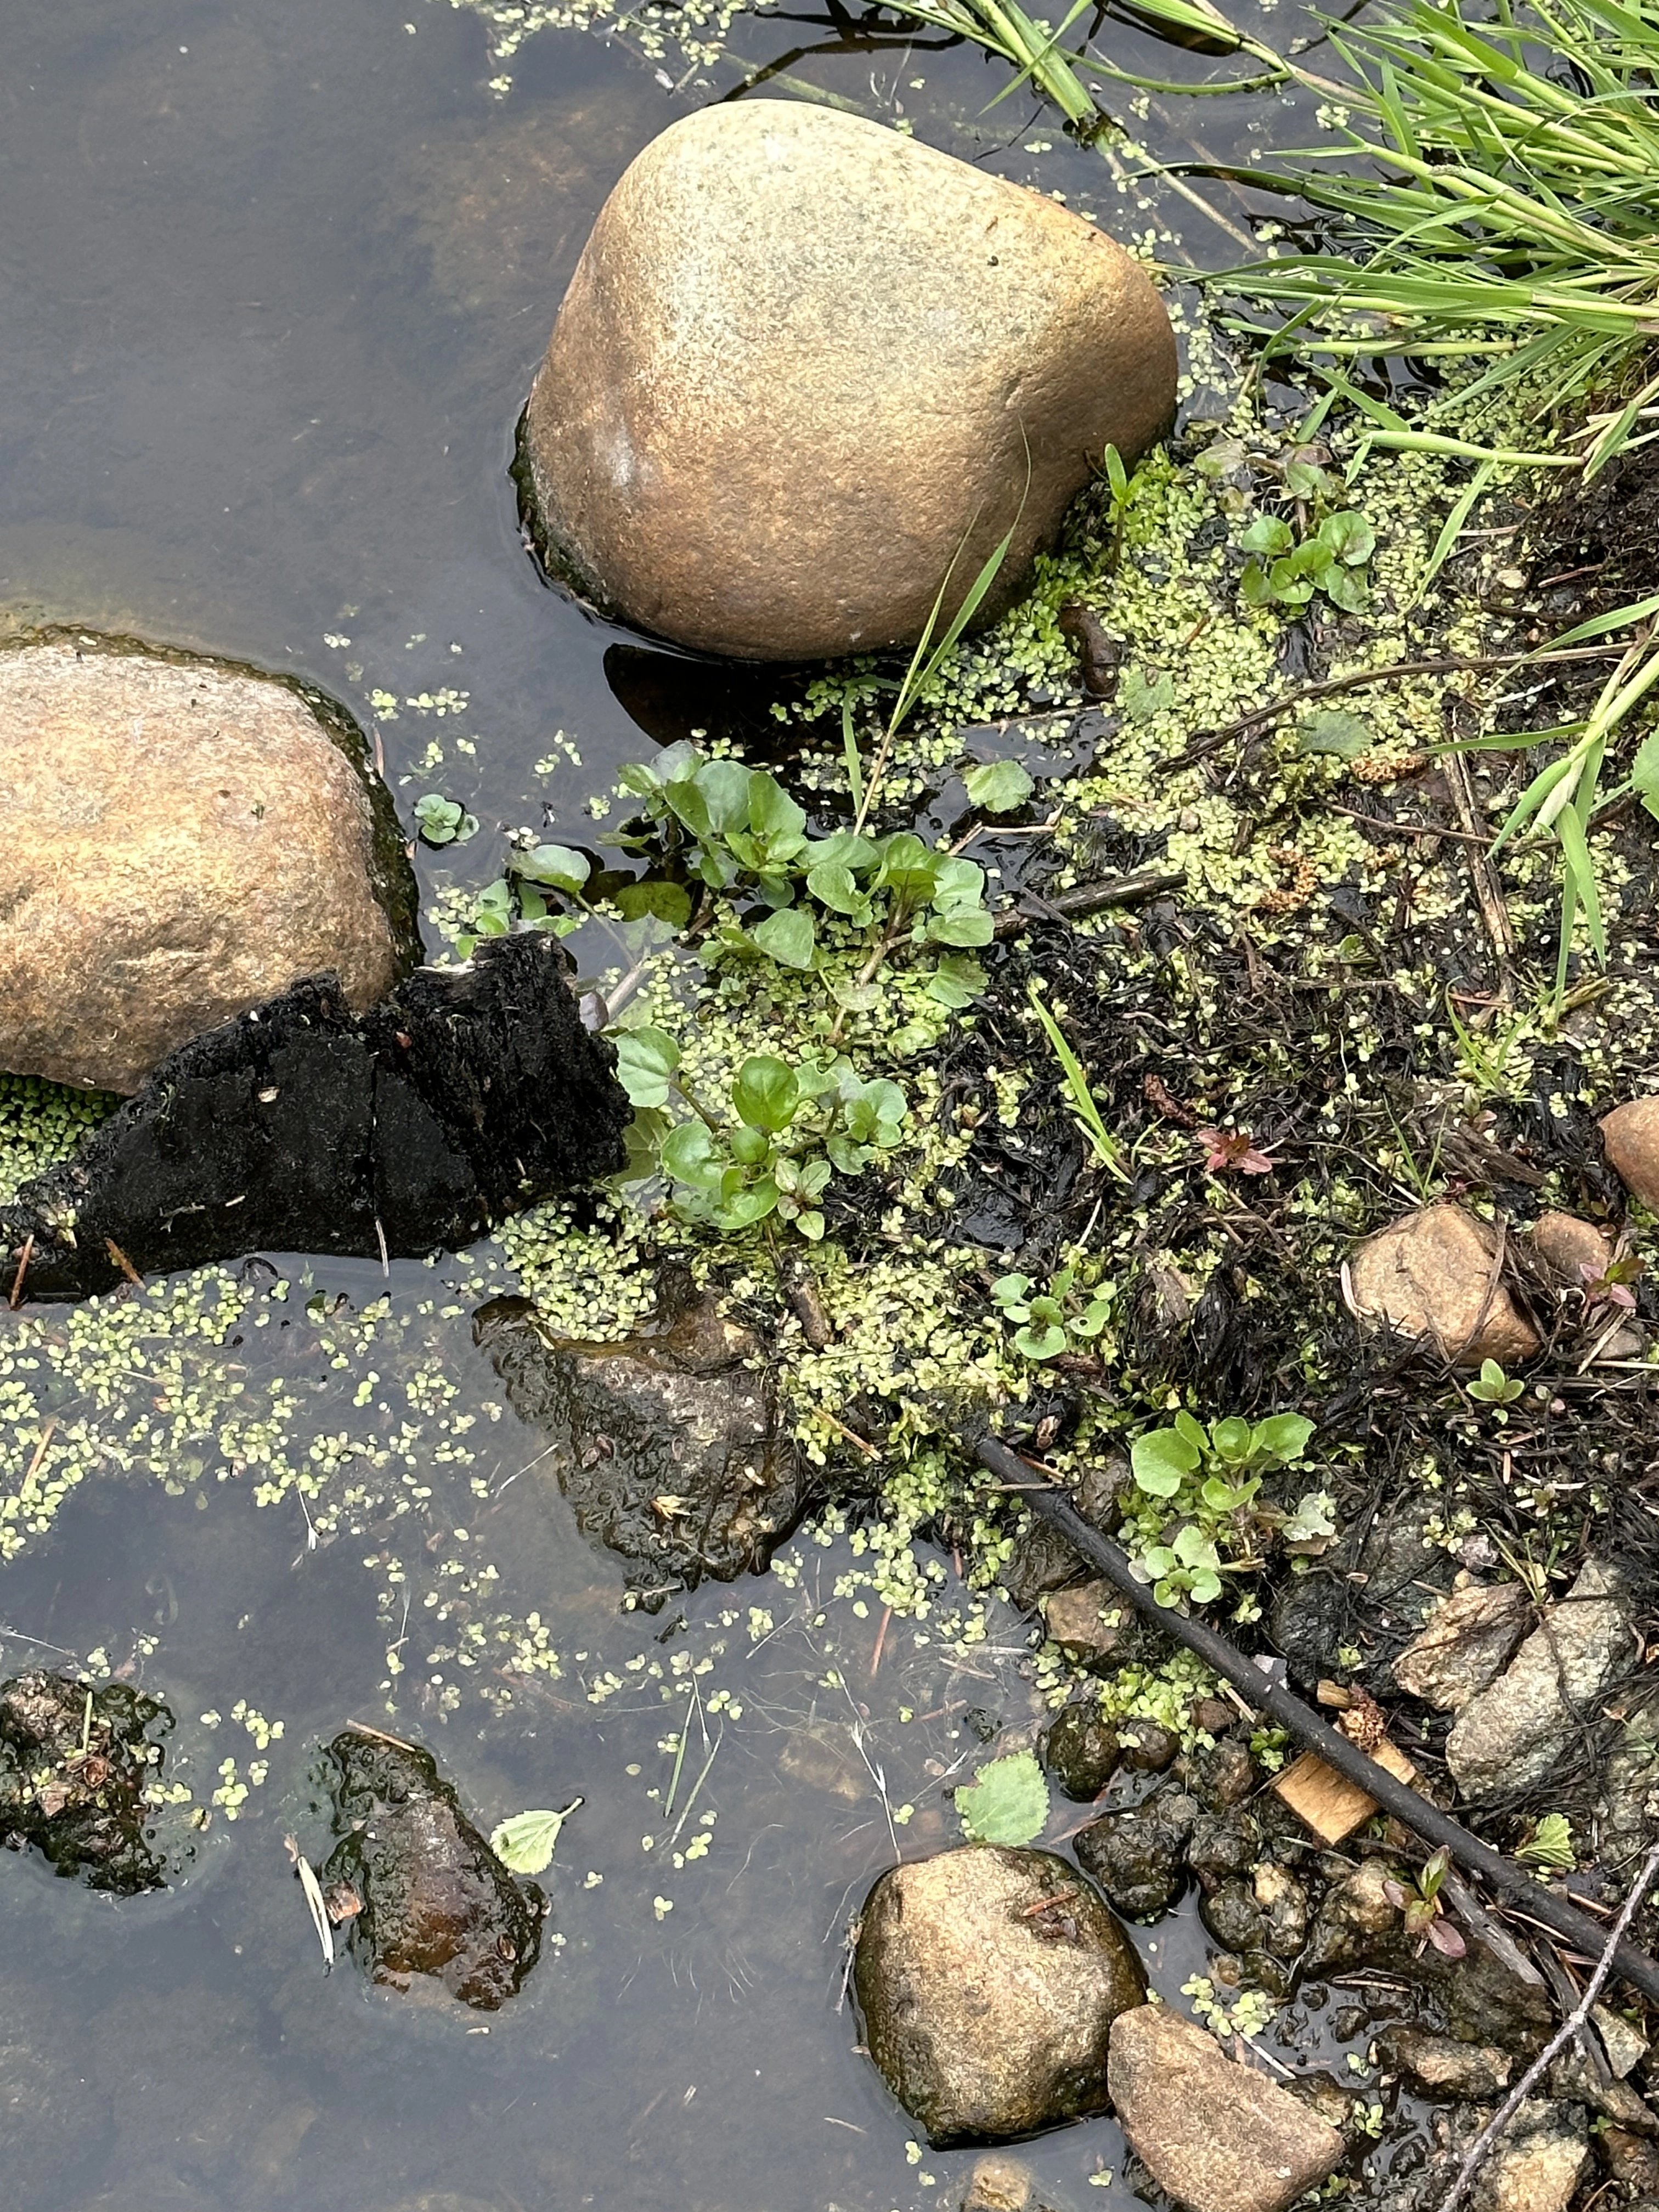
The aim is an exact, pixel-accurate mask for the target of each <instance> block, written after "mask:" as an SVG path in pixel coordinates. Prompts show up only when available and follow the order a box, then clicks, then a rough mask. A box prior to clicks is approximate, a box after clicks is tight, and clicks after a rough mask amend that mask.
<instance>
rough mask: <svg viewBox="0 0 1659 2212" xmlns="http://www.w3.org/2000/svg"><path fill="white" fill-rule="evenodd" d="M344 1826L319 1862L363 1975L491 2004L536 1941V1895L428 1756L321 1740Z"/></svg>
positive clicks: (487, 2008) (519, 1972)
mask: <svg viewBox="0 0 1659 2212" xmlns="http://www.w3.org/2000/svg"><path fill="white" fill-rule="evenodd" d="M329 1755H330V1758H331V1759H332V1761H333V1763H334V1766H335V1768H336V1771H337V1775H338V1781H337V1786H336V1793H335V1794H336V1802H337V1808H338V1824H339V1825H342V1826H345V1827H346V1828H347V1833H346V1834H345V1835H344V1837H343V1838H342V1840H341V1841H340V1843H339V1844H337V1846H336V1847H335V1850H334V1852H333V1854H332V1856H331V1858H330V1859H329V1862H328V1863H327V1865H326V1866H325V1867H324V1869H322V1882H323V1887H324V1890H325V1893H336V1892H337V1893H339V1896H340V1898H341V1899H342V1900H343V1902H344V1903H345V1905H347V1906H348V1907H349V1906H350V1905H356V1908H357V1909H356V1911H350V1910H348V1911H346V1913H345V1914H344V1916H343V1925H344V1926H345V1927H347V1928H348V1929H349V1931H350V1932H349V1939H348V1940H349V1942H350V1945H351V1948H352V1949H353V1951H354V1952H355V1953H356V1955H357V1957H358V1958H359V1960H360V1961H361V1962H362V1965H363V1966H365V1967H366V1968H367V1970H368V1974H369V1976H370V1978H371V1979H373V1980H374V1981H376V1982H381V1983H385V1984H386V1985H387V1986H389V1987H390V1988H392V1989H396V1990H404V1991H405V1992H410V1993H414V1992H417V1991H420V1990H422V1989H424V1990H428V1991H431V1990H435V1989H441V1990H447V1992H448V1994H449V1995H450V1996H452V1997H455V1998H458V1999H459V2002H461V2003H462V2004H465V2005H471V2006H473V2007H474V2008H476V2009H477V2010H478V2011H480V2012H494V2011H495V2010H496V2009H497V2008H498V2007H500V2006H501V2005H503V2004H505V2002H507V1998H508V1997H510V1996H515V1995H516V1994H517V1992H518V1990H519V1987H520V1984H521V1983H522V1982H523V1980H524V1978H525V1976H526V1974H527V1973H528V1972H530V1969H531V1968H532V1966H534V1965H535V1963H536V1960H537V1957H538V1954H539V1952H540V1949H541V1941H542V1915H543V1911H544V1899H543V1897H542V1893H541V1891H540V1890H539V1889H538V1888H537V1887H536V1885H535V1884H534V1883H533V1882H529V1881H526V1882H519V1881H514V1880H513V1876H512V1875H510V1874H508V1872H507V1869H506V1868H505V1867H504V1866H503V1865H502V1864H501V1861H500V1860H499V1859H498V1858H497V1857H496V1856H495V1853H494V1851H492V1850H490V1848H489V1844H487V1843H486V1842H485V1841H484V1839H483V1836H482V1835H480V1833H479V1832H478V1831H477V1828H475V1827H474V1826H473V1825H472V1823H471V1820H468V1819H467V1817H466V1815H465V1813H464V1812H462V1810H461V1808H460V1801H459V1798H458V1797H457V1796H456V1794H455V1791H454V1790H453V1788H452V1787H451V1785H450V1784H448V1783H447V1782H446V1781H444V1780H443V1778H441V1775H440V1774H439V1772H438V1767H437V1762H436V1761H435V1759H433V1758H432V1756H431V1755H430V1753H428V1752H424V1751H417V1750H416V1749H414V1748H412V1747H410V1746H407V1745H404V1744H394V1743H389V1742H386V1741H385V1740H384V1739H382V1738H380V1737H379V1736H369V1735H359V1734H358V1733H357V1732H356V1730H354V1729H347V1730H346V1731H345V1732H344V1733H343V1735H337V1736H336V1738H335V1739H334V1741H333V1742H332V1743H331V1745H330V1746H329Z"/></svg>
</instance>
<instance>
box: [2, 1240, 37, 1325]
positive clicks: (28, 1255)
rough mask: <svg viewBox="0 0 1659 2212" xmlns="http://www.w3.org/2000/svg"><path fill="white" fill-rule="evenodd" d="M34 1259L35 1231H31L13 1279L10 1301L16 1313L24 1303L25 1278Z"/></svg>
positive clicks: (18, 1260)
mask: <svg viewBox="0 0 1659 2212" xmlns="http://www.w3.org/2000/svg"><path fill="white" fill-rule="evenodd" d="M33 1257H34V1231H33V1230H32V1229H31V1230H30V1231H29V1233H28V1235H27V1237H25V1238H24V1239H23V1249H22V1250H21V1252H20V1253H19V1254H18V1255H17V1273H15V1275H14V1276H13V1277H12V1279H11V1297H10V1299H9V1301H8V1303H9V1305H10V1307H11V1310H12V1311H13V1312H14V1313H15V1312H16V1310H17V1309H18V1307H19V1306H21V1304H22V1303H23V1278H24V1276H25V1275H27V1273H28V1271H29V1261H31V1260H32V1259H33Z"/></svg>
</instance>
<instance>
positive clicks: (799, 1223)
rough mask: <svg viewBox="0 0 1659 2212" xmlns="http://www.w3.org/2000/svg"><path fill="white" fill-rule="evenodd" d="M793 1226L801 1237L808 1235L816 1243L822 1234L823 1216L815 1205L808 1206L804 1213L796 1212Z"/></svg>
mask: <svg viewBox="0 0 1659 2212" xmlns="http://www.w3.org/2000/svg"><path fill="white" fill-rule="evenodd" d="M795 1226H796V1228H797V1229H799V1231H800V1233H801V1235H802V1236H803V1237H810V1238H811V1241H812V1243H815V1244H816V1243H817V1241H818V1239H819V1238H820V1237H822V1236H823V1230H824V1220H823V1215H822V1214H821V1213H820V1212H818V1210H817V1207H816V1206H811V1207H809V1208H808V1210H807V1211H806V1212H805V1213H798V1214H797V1215H796V1216H795Z"/></svg>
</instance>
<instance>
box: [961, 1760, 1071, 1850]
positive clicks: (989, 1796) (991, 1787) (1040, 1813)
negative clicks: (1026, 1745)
mask: <svg viewBox="0 0 1659 2212" xmlns="http://www.w3.org/2000/svg"><path fill="white" fill-rule="evenodd" d="M957 1812H958V1813H960V1814H961V1815H962V1825H963V1829H964V1830H965V1832H966V1833H967V1836H968V1840H969V1843H974V1844H1029V1843H1030V1840H1031V1838H1032V1837H1033V1836H1040V1835H1041V1834H1042V1831H1043V1829H1044V1828H1045V1827H1046V1826H1048V1783H1047V1782H1046V1781H1045V1780H1044V1778H1043V1773H1042V1768H1041V1767H1040V1766H1039V1765H1037V1761H1036V1753H1035V1752H1030V1751H1016V1752H1011V1753H1009V1755H1008V1756H1007V1758H1006V1759H990V1760H988V1761H987V1763H986V1765H983V1766H981V1767H980V1768H978V1769H977V1770H976V1771H975V1775H974V1778H973V1780H972V1781H971V1782H970V1783H967V1784H964V1785H963V1788H962V1789H960V1790H957Z"/></svg>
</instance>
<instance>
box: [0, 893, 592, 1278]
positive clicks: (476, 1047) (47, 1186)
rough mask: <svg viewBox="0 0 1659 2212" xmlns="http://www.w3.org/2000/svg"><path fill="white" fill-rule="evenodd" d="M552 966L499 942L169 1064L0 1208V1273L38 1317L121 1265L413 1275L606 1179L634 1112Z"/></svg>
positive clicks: (250, 1027) (256, 1017) (540, 942)
mask: <svg viewBox="0 0 1659 2212" xmlns="http://www.w3.org/2000/svg"><path fill="white" fill-rule="evenodd" d="M560 959H561V956H560V954H559V952H558V950H557V948H556V945H554V943H553V941H552V940H551V939H550V938H546V937H540V936H529V935H526V936H522V937H509V938H501V939H496V940H495V942H493V943H491V944H489V945H484V946H483V947H482V948H481V949H480V951H479V953H478V957H477V959H476V960H475V961H474V962H472V963H471V965H469V966H467V967H465V968H458V969H441V968H422V969H419V970H417V971H416V974H414V975H411V976H410V977H409V979H408V980H407V981H405V982H404V984H403V985H402V986H401V987H399V988H398V991H397V992H396V993H395V994H393V995H392V997H391V998H390V999H388V1000H386V1001H385V1002H384V1003H383V1004H382V1005H380V1006H376V1007H374V1009H373V1010H372V1012H369V1013H368V1014H365V1015H354V1014H353V1013H352V1012H351V1011H350V1009H349V1006H347V1005H346V1003H345V1000H344V998H343V994H342V993H341V991H340V989H339V987H337V984H336V983H335V982H333V981H331V979H324V980H322V981H311V982H307V983H304V984H301V985H300V986H299V987H297V988H296V989H295V990H293V991H290V992H288V993H287V994H285V995H284V996H283V997H282V998H280V999H276V1000H272V1001H271V1002H270V1004H269V1005H267V1006H261V1007H259V1008H258V1009H257V1010H256V1011H255V1012H252V1013H247V1014H244V1015H242V1016H241V1017H240V1018H239V1019H238V1020H236V1021H234V1022H228V1023H227V1024H225V1025H224V1026H223V1027H222V1028H220V1029H216V1030H210V1031H209V1033H208V1034H207V1035H206V1036H202V1037H197V1038H196V1039H194V1040H193V1042H191V1043H189V1044H187V1045H184V1046H181V1047H180V1048H179V1050H178V1051H177V1052H175V1053H173V1054H170V1055H169V1056H168V1058H167V1060H165V1061H164V1062H163V1063H162V1065H161V1067H160V1068H159V1069H158V1070H157V1071H156V1073H155V1077H154V1079H152V1080H151V1081H150V1083H149V1085H146V1087H145V1088H144V1090H143V1091H141V1092H140V1093H139V1095H138V1096H137V1097H136V1098H133V1099H131V1100H130V1101H129V1102H128V1103H126V1104H125V1106H123V1107H121V1108H119V1109H118V1110H117V1111H116V1112H115V1113H114V1114H113V1115H112V1116H111V1117H110V1119H109V1120H108V1121H106V1122H105V1123H104V1124H103V1125H102V1127H100V1128H99V1129H97V1130H96V1131H95V1132H94V1134H93V1135H92V1136H91V1137H90V1138H88V1140H87V1142H86V1143H85V1144H84V1145H83V1146H82V1148H81V1149H80V1151H79V1152H76V1154H75V1155H74V1156H73V1157H72V1158H70V1159H69V1160H67V1161H65V1162H64V1163H63V1164H62V1165H61V1166H58V1167H56V1168H54V1169H52V1170H50V1171H49V1172H48V1173H47V1174H46V1175H44V1176H40V1177H38V1178H37V1179H36V1180H35V1181H34V1182H32V1183H28V1184H26V1185H25V1186H24V1188H22V1189H21V1191H20V1192H19V1193H18V1194H17V1198H16V1200H15V1202H14V1203H13V1204H11V1205H9V1206H0V1272H4V1273H6V1274H7V1277H8V1279H10V1274H11V1272H12V1271H14V1270H15V1267H16V1266H17V1264H18V1261H19V1260H20V1258H21V1254H22V1250H23V1248H24V1246H25V1244H26V1243H27V1242H28V1240H29V1239H30V1238H33V1245H32V1247H31V1249H30V1251H29V1259H28V1266H27V1273H26V1287H27V1290H28V1291H30V1293H31V1294H33V1296H35V1297H78V1296H82V1295H84V1294H85V1293H87V1292H89V1291H101V1290H105V1289H107V1288H108V1287H109V1286H110V1285H112V1284H113V1283H116V1282H118V1281H119V1280H120V1279H121V1277H122V1274H123V1273H124V1269H123V1267H122V1266H121V1259H122V1258H125V1260H126V1261H129V1262H131V1265H132V1266H133V1267H135V1268H136V1269H137V1271H138V1272H139V1273H150V1272H152V1271H156V1270H162V1269H169V1268H177V1267H200V1266H202V1265H204V1263H206V1262H208V1261H214V1260H223V1259H228V1258H230V1257H232V1256H233V1255H235V1254H238V1253H241V1252H248V1251H253V1250H257V1249H261V1248H264V1249H267V1250H275V1251H279V1252H317V1253H336V1252H339V1253H355V1254H357V1255H361V1256H362V1257H364V1258H370V1257H373V1256H374V1255H377V1254H378V1253H380V1252H381V1251H382V1250H384V1251H386V1252H387V1253H390V1254H406V1255H419V1254H422V1253H425V1252H429V1251H430V1250H432V1249H433V1248H434V1247H435V1246H436V1245H440V1244H448V1245H459V1244H465V1243H470V1242H471V1239H472V1238H474V1237H477V1236H480V1235H482V1234H483V1231H485V1230H487V1229H489V1227H491V1226H492V1225H494V1224H495V1222H497V1221H499V1220H501V1218H503V1217H504V1216H505V1215H507V1214H508V1213H512V1212H516V1211H518V1210H519V1209H520V1207H522V1206H529V1205H532V1204H534V1203H535V1202H536V1201H537V1200H539V1199H543V1198H547V1197H550V1196H552V1195H553V1194H554V1193H556V1192H557V1191H562V1190H567V1189H569V1188H572V1187H573V1186H574V1185H576V1184H578V1183H581V1182H592V1181H594V1180H597V1179H598V1178H599V1176H604V1175H608V1174H610V1173H611V1172H612V1171H613V1170H615V1169H616V1168H617V1167H619V1166H620V1165H621V1164H622V1160H623V1140H622V1133H623V1129H624V1128H625V1127H626V1126H627V1123H628V1120H629V1111H630V1109H629V1103H628V1100H627V1097H626V1096H625V1094H624V1093H623V1089H622V1086H621V1085H620V1084H618V1083H617V1080H616V1078H615V1076H614V1075H613V1073H611V1070H612V1067H613V1066H614V1064H615V1054H614V1051H613V1048H611V1046H610V1045H609V1044H607V1043H606V1042H605V1040H604V1039H603V1038H600V1037H596V1036H592V1034H591V1033H590V1032H589V1031H588V1030H585V1029H584V1028H583V1027H582V1024H581V1020H580V1016H579V1015H578V1013H577V1011H576V1006H575V1002H574V1000H573V999H572V998H571V995H570V993H569V991H568V989H567V988H566V986H565V982H564V979H563V975H562V972H561V968H560ZM112 1248H113V1249H112Z"/></svg>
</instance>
